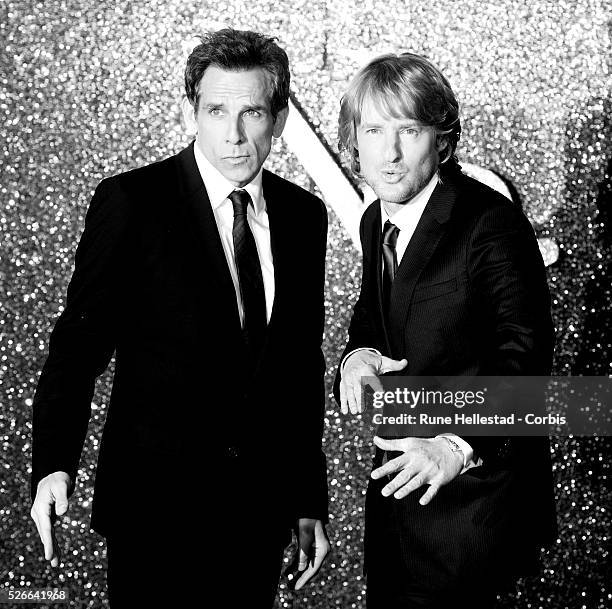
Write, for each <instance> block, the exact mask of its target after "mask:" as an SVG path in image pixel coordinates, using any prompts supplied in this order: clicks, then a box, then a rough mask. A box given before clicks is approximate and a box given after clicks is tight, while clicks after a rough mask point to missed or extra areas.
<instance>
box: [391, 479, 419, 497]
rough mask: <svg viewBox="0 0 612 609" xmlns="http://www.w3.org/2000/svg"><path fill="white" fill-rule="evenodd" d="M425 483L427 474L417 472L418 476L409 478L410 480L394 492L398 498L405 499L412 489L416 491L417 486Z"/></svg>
mask: <svg viewBox="0 0 612 609" xmlns="http://www.w3.org/2000/svg"><path fill="white" fill-rule="evenodd" d="M423 484H425V476H424V475H423V474H422V473H420V474H417V475H416V476H414V477H413V478H411V479H410V480H408V482H406V484H404V486H402V487H401V488H400V489H398V490H397V492H396V493H394V494H393V496H394V497H395V498H396V499H403V498H404V497H406V496H407V495H409V494H410V493H412V491H415V490H416V489H417V488H419V487H421V486H423Z"/></svg>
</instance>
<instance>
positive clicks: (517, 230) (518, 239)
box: [467, 204, 554, 460]
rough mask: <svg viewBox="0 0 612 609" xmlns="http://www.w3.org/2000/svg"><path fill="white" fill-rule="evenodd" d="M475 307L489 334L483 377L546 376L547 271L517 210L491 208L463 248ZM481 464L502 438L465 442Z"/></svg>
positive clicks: (549, 349)
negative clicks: (470, 446)
mask: <svg viewBox="0 0 612 609" xmlns="http://www.w3.org/2000/svg"><path fill="white" fill-rule="evenodd" d="M467 257H468V259H467V267H468V272H469V273H470V283H471V286H472V290H473V296H474V302H477V303H479V307H480V310H479V313H480V314H481V316H482V317H481V319H482V320H483V323H486V325H487V327H490V328H491V329H492V332H490V336H489V338H488V343H487V344H486V345H485V353H486V357H485V358H483V361H484V363H485V368H484V369H483V370H482V375H484V376H492V377H503V376H547V375H549V374H550V372H551V367H552V355H553V345H554V333H553V323H552V317H551V311H550V294H549V291H548V284H547V280H546V270H545V267H544V263H543V261H542V256H541V254H540V250H539V247H538V243H537V239H536V236H535V233H534V231H533V228H532V227H531V224H530V223H529V221H528V219H527V218H526V217H525V215H524V214H523V212H522V210H521V209H520V208H518V207H516V206H513V205H510V204H507V205H492V206H491V207H490V208H488V209H486V210H485V211H484V213H483V214H482V215H481V216H480V217H479V218H478V220H477V222H476V224H475V226H474V229H473V231H472V238H471V241H470V243H469V244H468V250H467ZM468 441H469V443H470V444H471V445H472V447H473V448H474V451H475V458H478V457H479V456H480V457H482V458H483V460H486V459H487V458H491V456H495V454H497V453H499V449H500V445H501V444H503V443H504V442H505V439H504V438H487V437H470V438H468Z"/></svg>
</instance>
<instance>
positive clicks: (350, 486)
mask: <svg viewBox="0 0 612 609" xmlns="http://www.w3.org/2000/svg"><path fill="white" fill-rule="evenodd" d="M611 8H612V7H611V6H610V3H608V2H604V1H603V0H573V1H568V0H556V1H554V2H552V1H551V2H546V1H542V0H537V1H532V2H527V1H526V0H503V1H498V2H496V3H484V2H478V1H477V0H438V1H437V2H436V3H431V2H426V1H424V0H416V1H413V2H402V1H399V0H385V1H384V2H383V1H378V0H376V1H375V0H346V1H333V0H330V1H328V2H325V1H321V0H308V1H306V0H292V1H291V2H289V1H287V0H264V1H259V2H242V1H240V0H233V1H228V0H226V1H220V2H214V3H212V2H209V3H206V2H200V3H194V2H178V1H176V0H163V1H162V0H151V1H148V2H143V1H142V0H140V1H138V0H137V1H129V2H128V1H126V0H123V1H117V2H108V1H99V2H97V3H96V4H95V5H94V4H93V3H85V2H76V1H71V0H46V1H45V2H42V1H40V2H34V1H26V0H22V1H21V2H10V1H7V0H3V2H2V3H1V4H0V42H1V51H2V52H1V54H0V121H1V122H0V134H1V136H2V139H3V141H4V145H3V146H2V150H1V151H0V242H1V245H2V247H1V251H0V255H1V259H0V280H1V292H0V294H1V296H0V313H1V315H0V324H1V326H0V384H1V386H0V396H1V399H2V405H1V406H2V407H1V410H0V441H1V442H2V452H1V456H0V467H1V468H2V473H1V477H0V540H1V541H0V585H2V586H12V587H20V586H65V587H69V588H70V589H71V591H72V594H73V596H75V597H76V598H78V599H80V601H81V602H80V603H74V602H73V603H71V604H72V606H75V607H76V606H83V607H84V606H88V607H101V606H106V589H105V577H104V575H105V571H104V569H105V560H106V555H105V544H104V541H103V539H102V538H100V537H99V536H97V535H96V534H94V533H91V532H90V531H89V510H90V503H91V497H92V485H93V478H94V473H95V462H96V455H97V447H98V441H99V438H100V432H101V428H102V425H103V422H104V417H105V408H106V404H107V402H108V397H109V393H110V380H111V371H109V372H107V373H106V374H105V375H103V377H102V378H101V379H100V382H99V384H98V390H97V393H96V397H95V403H96V407H95V409H94V410H93V418H92V421H91V425H90V434H89V435H88V439H87V443H86V446H85V449H84V453H83V458H82V462H81V476H80V481H79V485H78V488H77V490H76V493H75V495H74V497H73V500H72V502H71V508H70V512H69V513H70V517H69V518H67V519H66V520H65V521H64V522H63V523H62V524H61V528H62V530H61V533H60V534H61V537H62V542H61V543H62V545H63V550H64V566H63V568H62V569H60V570H52V569H51V568H50V567H48V566H46V565H45V563H44V561H43V560H42V558H41V546H40V543H39V541H38V539H37V535H36V531H35V527H34V525H33V523H32V521H31V520H30V517H29V508H30V503H29V496H28V478H29V469H28V468H29V459H30V423H29V421H30V417H31V398H32V396H33V392H34V389H35V383H36V379H37V375H38V373H39V371H40V369H41V366H42V364H43V361H44V357H45V352H46V345H47V341H48V336H49V332H50V330H51V327H52V323H53V320H54V319H55V317H56V315H57V314H58V313H59V312H60V311H61V308H62V305H63V299H64V294H65V290H66V286H67V283H68V280H69V277H70V273H71V269H72V256H73V253H74V249H75V246H76V243H77V240H78V238H79V235H80V232H81V230H82V226H83V218H84V214H85V211H86V208H87V204H88V202H89V199H90V197H91V194H92V192H93V190H94V188H95V186H96V184H97V182H98V181H99V180H100V179H102V178H103V177H105V176H108V175H111V174H114V173H118V172H121V171H124V170H126V169H129V168H132V167H136V166H139V165H142V164H145V163H149V162H152V161H154V160H158V159H161V158H163V157H166V156H168V155H170V154H173V153H174V152H176V151H178V150H180V149H181V148H182V147H183V146H185V145H186V144H187V143H188V141H189V139H188V137H187V136H186V135H185V132H184V130H183V127H182V125H181V120H180V117H179V107H178V102H179V100H180V95H181V84H182V70H183V66H184V62H185V59H186V56H187V54H188V52H189V51H190V50H191V48H192V47H193V46H194V45H195V39H194V36H195V35H196V34H197V33H199V32H202V31H204V30H209V29H216V28H218V27H221V26H224V25H233V26H234V27H238V28H249V29H256V30H259V31H262V32H266V33H269V34H273V35H276V36H278V37H279V39H280V42H281V44H282V45H283V46H284V48H285V49H286V50H287V52H288V54H289V57H290V61H291V65H292V72H293V94H294V96H295V98H296V100H297V101H298V102H299V104H300V105H301V106H302V107H303V108H304V110H305V111H306V113H307V115H308V117H309V120H310V121H311V122H312V125H313V127H314V128H315V129H316V130H317V132H318V133H319V134H320V136H321V138H323V139H324V140H325V141H326V142H327V143H328V144H329V145H330V146H332V147H333V148H335V147H336V143H337V142H336V136H335V128H336V118H337V111H338V100H339V97H340V95H341V94H342V92H343V90H344V88H345V86H346V82H347V79H348V78H349V77H350V76H351V75H352V74H354V72H355V71H356V69H357V68H358V67H359V66H360V65H362V64H363V63H364V62H365V61H366V60H367V59H368V58H369V57H370V56H372V55H376V54H379V53H382V52H386V51H401V50H412V51H416V52H420V53H424V54H426V55H428V56H429V57H430V58H431V59H432V60H433V61H434V62H435V63H436V64H438V65H439V66H440V68H441V69H442V70H443V71H444V73H445V74H446V75H447V76H448V78H449V79H450V81H451V83H452V85H453V87H454V89H455V92H456V94H457V97H458V98H459V100H460V101H461V102H462V118H463V124H464V134H463V137H462V141H461V142H460V146H459V150H458V152H459V157H460V160H461V159H462V160H464V161H466V162H471V163H474V164H477V165H481V166H484V167H488V168H490V169H493V170H495V171H497V172H499V173H500V174H501V175H502V176H504V177H505V178H507V179H509V180H510V181H511V182H512V183H513V184H514V186H515V187H516V189H517V191H518V194H519V195H520V198H521V201H522V204H523V205H524V208H525V209H526V211H527V213H528V215H529V217H530V218H531V220H532V221H533V223H534V226H535V227H536V229H537V231H538V234H539V235H540V236H543V237H551V238H553V239H554V240H555V241H556V242H557V243H558V244H559V246H560V249H561V256H560V258H559V261H558V262H556V263H555V264H554V265H553V266H551V267H550V268H549V279H550V285H551V289H552V292H553V299H554V315H555V321H556V328H557V336H558V348H557V357H556V364H555V368H556V372H557V373H558V374H574V375H575V374H586V373H589V374H610V373H612V346H611V343H612V339H611V337H612V312H611V308H610V307H611V305H610V302H611V285H612V281H611V277H612V256H611V252H610V248H611V245H612V232H611V231H612V229H611V228H610V226H611V225H610V224H609V222H610V220H612V219H611V218H610V213H611V209H610V207H611V203H610V193H611V190H612V186H611V179H610V171H611V165H610V163H611V157H612V155H611V150H610V149H611V147H612V146H611V144H610V135H611V133H610V132H611V121H610V118H611V115H612V108H611V101H610V79H609V76H608V72H609V70H610V65H609V63H608V61H609V57H610V40H609V38H610V22H609V20H610V14H611V10H610V9H611ZM268 166H269V167H270V168H271V169H273V170H275V171H277V172H279V173H280V174H282V175H284V176H286V177H288V178H289V179H292V180H294V181H295V182H297V183H299V184H301V185H303V186H305V187H307V188H310V189H311V190H313V191H315V192H316V187H315V185H314V184H313V183H312V181H311V180H310V179H309V178H308V176H306V175H305V174H304V172H303V170H302V168H301V167H300V165H299V163H298V162H297V160H296V159H295V157H294V156H293V155H292V154H291V153H290V152H289V151H288V150H287V148H286V146H285V145H284V144H283V142H282V141H281V142H278V143H277V144H276V145H275V147H274V149H273V154H272V156H271V158H270V161H269V163H268ZM360 271H361V269H360V262H359V256H358V254H357V252H356V250H355V249H354V247H353V245H352V243H351V242H350V240H349V238H348V235H347V234H346V233H345V232H344V230H343V228H342V226H341V225H340V224H339V222H338V220H337V219H336V217H335V216H334V214H333V212H332V210H331V207H330V234H329V245H328V268H327V272H328V281H327V298H326V304H327V326H326V333H325V352H326V356H327V361H328V368H329V373H328V379H327V380H328V383H329V385H328V386H329V387H330V389H331V381H332V376H333V373H334V368H335V365H336V363H337V361H338V357H339V354H340V352H341V350H342V348H343V345H344V342H345V339H346V329H347V323H348V320H349V316H350V312H351V309H352V305H353V304H354V302H355V300H356V297H357V294H358V287H359V281H360ZM325 444H326V452H327V455H328V459H329V480H330V491H331V522H330V527H329V529H330V536H331V539H332V544H333V555H332V556H331V558H330V559H329V561H328V563H327V565H326V567H325V568H324V570H323V572H322V573H321V575H320V577H319V579H318V581H317V582H316V583H315V584H313V585H312V586H310V587H309V588H308V589H307V591H306V592H304V593H301V594H300V595H298V596H296V597H295V598H294V596H293V595H292V593H290V592H289V591H288V590H287V587H286V585H285V584H284V583H283V584H282V585H281V589H280V593H279V603H280V605H281V606H285V607H306V606H308V607H318V608H331V607H363V606H364V602H363V599H364V582H363V578H362V575H361V564H362V550H361V541H362V534H363V529H362V522H363V504H364V501H363V500H364V493H365V486H366V480H367V475H368V465H369V460H370V451H371V449H370V439H369V438H367V437H365V435H364V432H363V429H362V427H361V426H360V425H359V424H358V423H355V422H347V421H345V420H343V419H341V418H340V417H339V416H338V413H337V412H336V410H335V407H334V405H333V403H332V401H331V400H330V401H329V403H328V410H327V419H326V435H325ZM552 448H553V453H554V468H555V477H556V484H557V487H556V493H557V500H558V510H559V526H560V534H559V539H558V541H557V543H556V545H555V546H554V547H553V548H552V549H551V550H550V551H547V552H546V553H545V554H544V564H545V570H544V571H543V572H542V574H541V577H540V578H534V579H529V580H524V581H522V582H521V583H520V585H519V588H518V594H517V595H513V596H508V597H503V598H502V599H501V600H500V606H501V607H503V608H510V607H517V608H527V607H542V608H548V607H551V608H557V607H558V608H561V607H564V608H568V609H576V608H581V607H585V608H588V609H590V608H605V607H612V590H611V589H610V587H609V583H608V582H610V581H612V578H611V577H610V575H611V573H610V571H611V569H610V555H609V552H610V534H611V531H610V517H611V514H610V511H611V505H612V500H611V499H612V498H611V486H610V464H611V460H612V450H611V447H610V443H609V440H607V439H606V440H604V439H589V440H578V439H575V438H569V439H567V438H565V439H559V440H557V441H554V442H553V446H552ZM526 501H529V498H526ZM174 559H175V560H190V558H189V557H188V556H178V557H174ZM230 593H231V591H229V590H228V591H221V594H222V595H223V594H230ZM220 606H222V602H220Z"/></svg>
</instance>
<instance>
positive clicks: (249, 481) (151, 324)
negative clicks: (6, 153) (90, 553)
mask: <svg viewBox="0 0 612 609" xmlns="http://www.w3.org/2000/svg"><path fill="white" fill-rule="evenodd" d="M263 192H264V197H265V199H266V203H267V211H268V216H269V221H270V234H271V247H272V255H273V261H274V275H275V300H274V305H273V311H272V316H271V319H270V322H269V326H268V333H267V341H266V345H265V348H264V350H263V353H262V355H261V357H260V358H259V360H258V362H257V364H256V365H255V367H254V368H253V366H252V365H250V364H249V361H248V355H247V351H246V349H245V343H244V340H243V336H242V331H241V327H240V320H239V315H238V309H237V303H236V297H235V291H234V286H233V283H232V279H231V276H230V273H229V269H228V266H227V263H226V259H225V255H224V252H223V248H222V245H221V241H220V237H219V234H218V230H217V226H216V223H215V219H214V216H213V212H212V208H211V206H210V202H209V200H208V196H207V193H206V189H205V187H204V184H203V182H202V179H201V176H200V174H199V171H198V168H197V165H196V162H195V157H194V153H193V144H191V145H190V146H189V147H188V148H186V149H185V150H183V151H182V152H180V153H179V154H178V155H176V156H173V157H170V158H168V159H166V160H163V161H161V162H158V163H155V164H152V165H149V166H146V167H144V168H140V169H136V170H134V171H130V172H127V173H124V174H121V175H118V176H115V177H112V178H109V179H105V180H103V181H102V182H101V183H100V185H99V186H98V188H97V189H96V192H95V194H94V197H93V199H92V201H91V205H90V207H89V210H88V213H87V217H86V221H85V230H84V233H83V235H82V238H81V241H80V243H79V246H78V249H77V252H76V258H75V269H74V274H73V276H72V280H71V282H70V285H69V288H68V296H67V302H66V307H65V310H64V311H63V313H62V315H61V316H60V318H59V319H58V321H57V323H56V324H55V328H54V330H53V332H52V335H51V340H50V345H49V356H48V359H47V361H46V363H45V366H44V369H43V371H42V374H41V377H40V380H39V383H38V388H37V391H36V396H35V399H34V420H33V474H32V494H33V495H34V493H35V489H36V484H37V483H38V481H39V480H40V479H41V478H42V477H44V476H45V475H47V474H49V473H51V472H54V471H58V470H63V471H66V472H68V473H69V474H70V475H71V477H72V478H73V479H74V478H75V477H76V473H77V468H78V464H79V458H80V453H81V450H82V446H83V442H84V438H85V433H86V430H87V425H88V421H89V418H90V403H91V398H92V395H93V391H94V382H95V379H96V377H97V376H98V375H99V374H101V373H102V372H103V371H104V370H105V368H106V367H107V365H108V363H109V361H110V359H111V356H112V355H113V353H116V367H115V375H114V381H113V389H112V395H111V400H110V404H109V406H108V413H107V418H106V422H105V425H104V433H103V437H102V443H101V448H100V453H99V459H98V467H97V473H96V483H95V495H94V502H93V512H92V526H93V528H94V529H96V530H97V531H98V532H100V533H102V534H105V535H106V534H108V533H109V532H111V531H113V530H115V529H118V528H120V527H122V526H124V525H126V524H128V523H129V522H130V520H131V518H133V517H134V518H140V519H142V518H143V517H146V516H147V515H151V516H152V517H153V518H154V517H155V512H156V511H157V509H158V508H157V506H159V509H160V510H165V509H167V507H168V505H170V506H172V509H174V510H176V513H177V515H179V516H180V515H181V514H184V513H185V510H193V506H194V500H195V497H196V496H198V497H199V496H200V495H201V494H202V491H204V497H203V498H202V501H201V502H198V503H199V504H200V503H201V505H206V506H209V507H210V506H216V507H217V508H218V512H219V514H220V515H223V513H224V508H223V506H224V502H228V501H231V497H234V498H235V499H237V500H240V501H244V502H245V513H248V514H252V515H259V517H265V518H269V519H273V520H274V521H276V522H282V523H290V522H291V521H293V520H294V519H295V518H297V517H312V518H321V519H324V520H325V519H326V517H327V485H326V466H325V457H324V455H323V453H322V451H321V434H322V427H323V411H324V385H323V374H324V361H323V355H322V352H321V339H322V332H323V321H324V320H323V317H324V305H323V286H324V268H325V245H326V233H327V214H326V210H325V206H324V204H323V203H322V202H321V201H320V200H319V199H318V198H316V197H315V196H313V195H311V194H310V193H308V192H306V191H305V190H303V189H301V188H299V187H298V186H296V185H294V184H291V183H290V182H287V181H286V180H284V179H282V178H280V177H278V176H276V175H274V174H272V173H270V172H268V171H264V174H263ZM229 471H231V472H234V474H232V476H234V477H235V476H239V477H240V480H228V479H227V478H228V477H230V474H229ZM160 485H161V487H162V488H163V489H165V490H164V499H163V500H161V499H155V500H153V501H151V489H152V488H155V489H158V491H159V488H160ZM236 489H240V492H239V493H238V492H237V490H236ZM234 491H236V493H235V494H233V493H234ZM151 505H153V510H152V509H151Z"/></svg>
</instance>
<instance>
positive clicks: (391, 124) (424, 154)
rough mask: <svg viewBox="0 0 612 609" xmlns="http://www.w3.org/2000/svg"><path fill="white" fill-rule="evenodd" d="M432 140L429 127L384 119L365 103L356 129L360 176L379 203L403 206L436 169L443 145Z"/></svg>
mask: <svg viewBox="0 0 612 609" xmlns="http://www.w3.org/2000/svg"><path fill="white" fill-rule="evenodd" d="M436 139H437V138H436V133H435V130H434V128H433V127H426V126H424V125H422V124H420V123H419V122H418V121H416V120H414V119H411V118H393V117H387V116H384V115H383V114H381V112H380V111H379V110H378V108H377V107H376V105H375V104H374V103H373V102H372V101H371V100H366V102H365V103H364V107H363V111H362V113H361V123H360V124H359V126H358V128H357V149H358V150H359V164H360V167H361V175H362V176H363V178H364V179H365V181H366V182H367V183H368V185H369V186H370V187H371V188H372V189H373V190H374V192H375V193H376V195H377V196H378V198H379V199H380V200H381V201H383V202H388V203H396V204H397V203H407V202H409V201H410V200H411V199H412V198H413V197H414V196H415V195H416V194H417V193H419V192H420V191H421V190H423V188H424V187H425V186H426V185H427V183H428V182H429V180H430V179H431V178H432V176H433V175H434V173H435V172H436V171H437V169H438V164H439V155H438V152H439V150H440V148H442V147H444V143H443V142H442V143H439V144H438V143H437V142H436Z"/></svg>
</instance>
